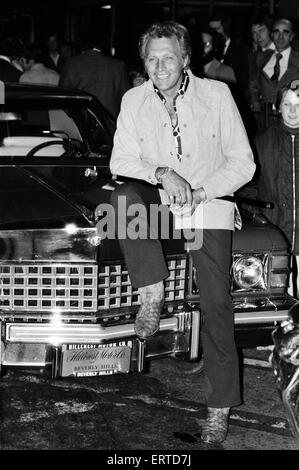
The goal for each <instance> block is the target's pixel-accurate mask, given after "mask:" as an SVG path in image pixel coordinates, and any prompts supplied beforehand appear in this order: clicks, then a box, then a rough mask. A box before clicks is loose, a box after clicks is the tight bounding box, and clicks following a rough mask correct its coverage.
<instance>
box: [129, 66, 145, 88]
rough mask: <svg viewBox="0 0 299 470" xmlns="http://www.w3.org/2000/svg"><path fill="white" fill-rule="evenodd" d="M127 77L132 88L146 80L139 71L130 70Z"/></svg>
mask: <svg viewBox="0 0 299 470" xmlns="http://www.w3.org/2000/svg"><path fill="white" fill-rule="evenodd" d="M129 76H130V79H131V84H132V86H133V87H134V86H139V85H142V83H144V82H145V81H146V80H147V77H146V75H145V74H144V73H142V72H139V70H130V71H129Z"/></svg>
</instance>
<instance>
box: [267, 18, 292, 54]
mask: <svg viewBox="0 0 299 470" xmlns="http://www.w3.org/2000/svg"><path fill="white" fill-rule="evenodd" d="M272 37H273V42H274V44H275V47H276V49H277V50H278V51H279V52H281V51H284V50H285V49H287V48H288V47H289V46H290V44H291V41H292V39H293V38H294V33H293V31H292V25H291V23H290V22H289V21H287V20H282V21H278V22H277V23H275V24H274V26H273V32H272Z"/></svg>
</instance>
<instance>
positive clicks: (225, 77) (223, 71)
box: [201, 29, 237, 83]
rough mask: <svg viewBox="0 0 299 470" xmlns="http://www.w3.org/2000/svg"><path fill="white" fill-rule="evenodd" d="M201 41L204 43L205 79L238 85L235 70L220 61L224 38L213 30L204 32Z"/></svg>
mask: <svg viewBox="0 0 299 470" xmlns="http://www.w3.org/2000/svg"><path fill="white" fill-rule="evenodd" d="M201 39H202V41H203V57H202V60H203V66H204V75H205V77H207V78H214V79H216V80H220V81H224V82H233V83H236V82H237V79H236V76H235V72H234V70H233V68H232V67H230V66H229V65H226V64H223V63H222V62H220V60H219V59H221V57H222V55H223V49H224V38H223V36H222V35H221V34H220V33H217V32H216V31H215V30H213V29H206V30H203V31H202V33H201Z"/></svg>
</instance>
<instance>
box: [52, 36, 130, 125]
mask: <svg viewBox="0 0 299 470" xmlns="http://www.w3.org/2000/svg"><path fill="white" fill-rule="evenodd" d="M59 84H60V85H61V86H64V87H69V88H77V89H79V90H83V91H86V92H87V93H90V94H92V95H93V96H95V97H96V98H97V99H98V100H99V101H100V102H101V103H102V104H103V105H104V106H105V108H106V109H107V110H108V111H110V113H111V114H112V116H113V117H114V118H117V116H118V113H119V110H120V103H121V99H122V97H123V95H124V93H125V92H126V91H127V90H128V89H129V88H131V81H130V77H129V72H128V69H127V67H126V65H125V63H124V62H123V61H122V60H119V59H116V58H114V57H109V56H106V55H104V54H103V52H102V50H101V38H100V37H98V36H96V35H92V33H91V34H88V35H87V36H86V37H85V39H84V42H83V53H82V54H79V55H76V56H73V57H71V58H70V59H69V60H68V61H67V63H66V64H65V66H64V68H63V70H62V72H61V76H60V81H59Z"/></svg>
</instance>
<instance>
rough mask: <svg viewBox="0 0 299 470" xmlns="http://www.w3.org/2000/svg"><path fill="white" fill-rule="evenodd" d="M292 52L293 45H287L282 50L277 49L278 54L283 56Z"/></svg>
mask: <svg viewBox="0 0 299 470" xmlns="http://www.w3.org/2000/svg"><path fill="white" fill-rule="evenodd" d="M290 52H291V46H289V47H287V48H286V49H284V50H283V51H280V52H278V51H276V54H281V55H282V56H283V57H288V56H289V55H290Z"/></svg>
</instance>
